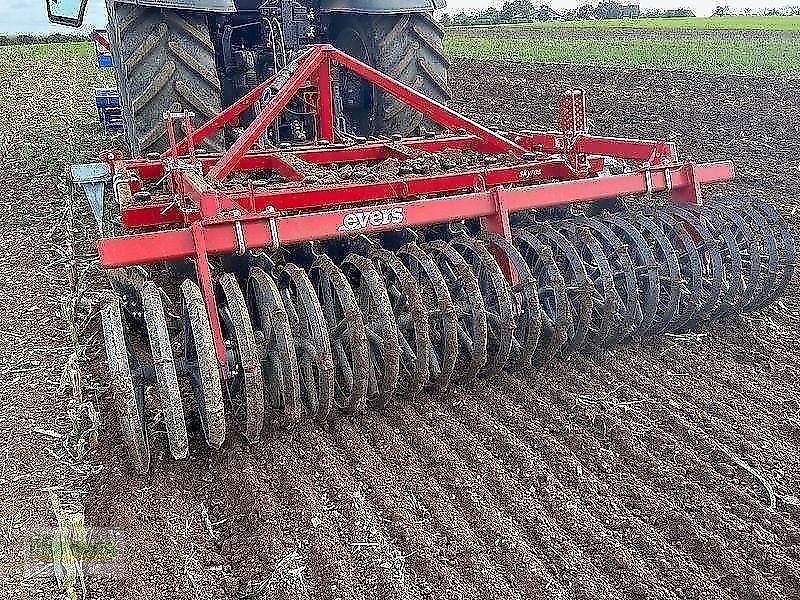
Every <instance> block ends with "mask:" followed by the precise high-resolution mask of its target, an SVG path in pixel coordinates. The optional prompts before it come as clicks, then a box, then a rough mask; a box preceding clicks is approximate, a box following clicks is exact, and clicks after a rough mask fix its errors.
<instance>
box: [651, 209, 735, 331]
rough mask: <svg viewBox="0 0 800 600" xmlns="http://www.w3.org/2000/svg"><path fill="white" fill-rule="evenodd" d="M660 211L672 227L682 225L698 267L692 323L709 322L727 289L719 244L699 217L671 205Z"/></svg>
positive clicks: (704, 221)
mask: <svg viewBox="0 0 800 600" xmlns="http://www.w3.org/2000/svg"><path fill="white" fill-rule="evenodd" d="M661 211H662V212H664V213H667V214H669V215H670V216H671V218H672V220H673V221H674V222H675V223H679V224H681V225H683V227H684V229H685V231H686V233H687V235H688V237H689V238H690V239H691V241H692V247H693V248H694V249H695V251H696V252H697V258H698V260H699V264H700V290H699V294H698V297H697V298H698V299H697V312H696V314H695V315H694V317H693V320H694V321H702V320H706V319H709V318H711V316H712V315H714V313H715V312H716V311H717V308H718V306H719V303H720V298H721V296H722V290H723V288H724V287H726V285H727V284H726V283H725V270H724V268H723V263H722V254H721V253H720V249H719V246H720V241H719V240H717V239H716V238H715V237H714V234H713V233H712V232H711V230H710V229H709V228H708V226H707V223H706V220H705V219H704V218H703V217H702V215H700V214H697V213H695V212H693V211H691V210H689V209H687V208H684V207H682V206H677V205H674V204H670V205H666V206H664V207H662V208H661Z"/></svg>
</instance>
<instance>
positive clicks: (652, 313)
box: [599, 212, 661, 335]
mask: <svg viewBox="0 0 800 600" xmlns="http://www.w3.org/2000/svg"><path fill="white" fill-rule="evenodd" d="M599 218H600V219H601V220H602V222H603V223H604V224H605V225H606V226H607V227H608V228H609V229H611V231H613V232H614V233H615V234H616V235H617V237H618V238H619V239H620V241H622V243H624V244H625V246H626V249H627V253H628V256H629V257H630V259H631V262H632V263H633V269H634V272H635V274H636V289H637V291H638V294H637V295H638V300H639V309H640V311H641V321H640V323H639V327H638V328H637V329H636V330H634V331H633V332H632V333H631V335H645V334H646V333H648V332H649V331H650V329H651V328H652V327H653V321H654V319H655V317H656V311H657V310H658V301H659V295H660V289H661V286H660V282H659V274H658V265H657V264H656V262H655V258H654V257H653V252H652V251H651V250H650V246H649V245H648V243H647V240H646V239H645V238H644V236H643V235H642V233H641V232H640V231H639V230H638V229H637V228H636V227H634V226H633V224H632V223H631V222H630V221H629V220H628V219H626V218H625V217H623V216H620V215H619V214H617V213H611V212H603V213H602V214H601V216H600V217H599Z"/></svg>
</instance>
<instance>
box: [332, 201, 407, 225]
mask: <svg viewBox="0 0 800 600" xmlns="http://www.w3.org/2000/svg"><path fill="white" fill-rule="evenodd" d="M404 218H405V214H404V213H403V207H402V206H395V207H393V208H381V209H378V210H370V211H367V212H352V213H347V214H346V215H345V216H344V219H342V224H341V225H340V226H339V231H358V230H359V229H366V228H367V227H380V226H382V225H397V224H398V223H402V222H403V219H404Z"/></svg>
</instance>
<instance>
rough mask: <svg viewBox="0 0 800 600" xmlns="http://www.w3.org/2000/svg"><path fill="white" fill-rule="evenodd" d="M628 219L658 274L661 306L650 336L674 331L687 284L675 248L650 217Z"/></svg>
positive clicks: (629, 216)
mask: <svg viewBox="0 0 800 600" xmlns="http://www.w3.org/2000/svg"><path fill="white" fill-rule="evenodd" d="M624 218H626V219H628V220H629V221H630V223H631V224H632V225H633V226H634V227H636V229H637V230H638V231H639V233H640V234H641V235H642V237H643V238H644V240H645V242H646V243H647V245H648V246H649V248H650V252H651V255H652V260H653V264H654V265H655V267H656V268H657V272H658V294H659V297H658V305H657V308H656V311H655V315H654V317H653V326H652V328H651V330H650V333H653V334H660V333H665V332H668V331H673V330H674V324H675V321H676V316H677V314H678V308H679V306H680V302H681V296H682V285H683V284H682V279H681V267H680V264H679V263H678V255H677V253H676V251H675V248H674V247H673V245H672V244H671V243H670V241H669V238H668V237H667V236H666V234H665V233H664V229H663V228H662V227H661V225H659V224H656V222H655V221H654V220H653V219H652V218H651V217H650V216H648V215H646V214H644V213H641V212H635V213H634V212H629V213H624Z"/></svg>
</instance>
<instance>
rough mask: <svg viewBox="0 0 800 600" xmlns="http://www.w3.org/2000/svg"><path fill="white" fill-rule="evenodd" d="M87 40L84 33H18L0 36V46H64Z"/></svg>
mask: <svg viewBox="0 0 800 600" xmlns="http://www.w3.org/2000/svg"><path fill="white" fill-rule="evenodd" d="M88 40H89V38H88V36H87V35H86V34H85V33H49V34H47V35H37V34H32V33H19V34H12V35H0V46H16V45H28V44H66V43H69V42H86V41H88Z"/></svg>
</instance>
